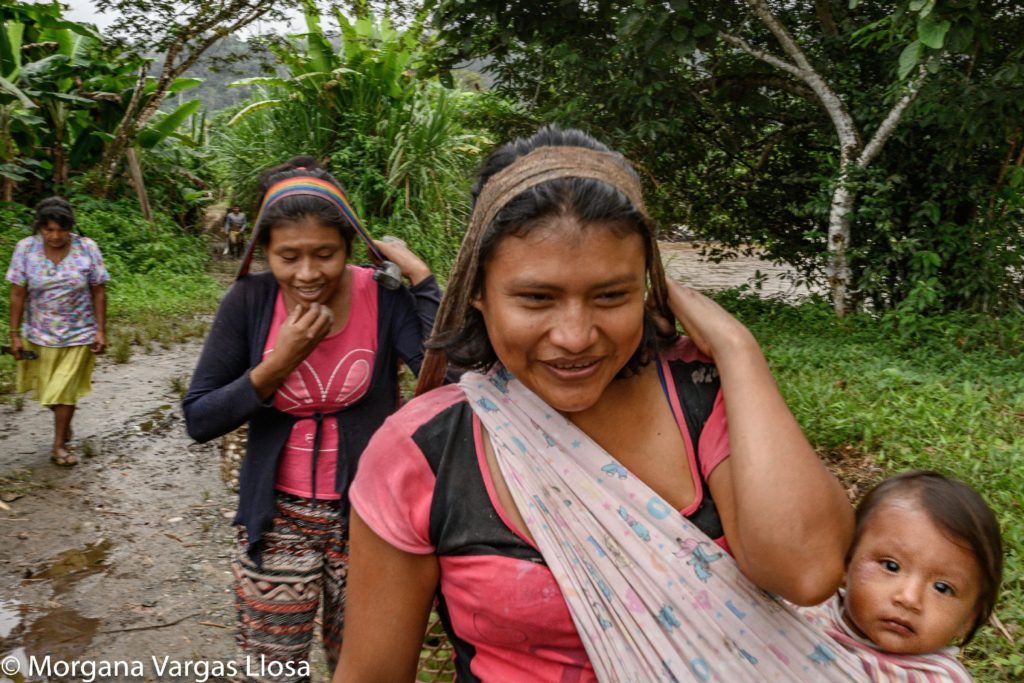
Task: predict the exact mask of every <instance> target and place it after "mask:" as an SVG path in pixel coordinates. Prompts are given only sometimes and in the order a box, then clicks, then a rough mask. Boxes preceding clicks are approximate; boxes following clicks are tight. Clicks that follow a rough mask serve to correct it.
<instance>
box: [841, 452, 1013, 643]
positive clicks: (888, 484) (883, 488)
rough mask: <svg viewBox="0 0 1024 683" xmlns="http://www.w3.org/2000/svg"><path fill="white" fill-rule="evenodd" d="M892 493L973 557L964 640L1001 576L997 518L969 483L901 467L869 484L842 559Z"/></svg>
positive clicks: (990, 602) (987, 611)
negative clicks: (974, 598) (975, 570)
mask: <svg viewBox="0 0 1024 683" xmlns="http://www.w3.org/2000/svg"><path fill="white" fill-rule="evenodd" d="M893 498H902V499H904V500H912V501H914V502H916V503H918V504H919V505H920V506H921V508H922V509H923V510H924V511H925V513H926V514H927V515H928V516H929V517H930V518H931V520H932V522H933V523H934V524H935V525H936V526H937V527H939V529H941V530H942V531H943V532H945V533H946V535H948V536H949V537H950V539H951V540H952V541H954V542H955V543H957V544H958V545H963V546H965V547H967V548H969V549H970V551H971V552H972V553H973V554H974V559H975V560H976V561H977V562H978V567H979V568H980V569H981V585H980V586H979V587H978V602H977V604H976V605H975V607H976V608H977V610H978V613H977V615H976V616H975V618H974V623H973V624H972V625H971V630H970V631H969V632H968V633H967V636H966V637H965V638H964V640H963V643H961V645H966V644H967V643H969V642H970V640H971V638H973V637H974V634H975V632H977V630H978V628H980V627H981V625H982V624H984V623H985V622H986V621H988V618H989V616H990V615H991V614H992V610H993V609H994V608H995V605H996V598H998V597H999V586H1000V584H1001V583H1002V581H1003V541H1002V538H1001V536H1000V534H999V521H998V520H997V519H996V516H995V513H993V512H992V509H991V508H990V507H989V506H988V504H987V503H985V500H984V499H983V498H982V497H981V496H980V495H978V493H977V492H976V491H975V490H974V489H972V488H971V487H970V486H967V485H966V484H964V483H962V482H959V481H956V480H955V479H949V478H947V477H944V476H943V475H941V474H939V473H938V472H932V471H928V470H912V471H910V472H904V473H902V474H897V475H896V476H894V477H890V478H888V479H886V480H884V481H883V482H882V483H880V484H878V486H876V487H875V488H873V489H871V491H869V492H868V494H867V495H866V496H864V500H862V501H861V502H860V505H858V506H857V518H856V520H857V525H856V528H855V529H854V532H853V544H852V545H851V546H850V551H849V552H848V553H847V556H846V557H847V563H849V559H850V557H852V556H853V553H854V551H855V550H856V548H857V544H858V543H859V542H860V538H861V535H862V534H863V532H864V527H865V525H866V524H867V521H868V519H870V517H871V515H872V513H874V511H875V510H876V509H877V508H878V507H879V506H880V505H881V504H882V503H884V502H886V501H888V500H891V499H893Z"/></svg>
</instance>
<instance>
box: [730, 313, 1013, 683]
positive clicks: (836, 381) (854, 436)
mask: <svg viewBox="0 0 1024 683" xmlns="http://www.w3.org/2000/svg"><path fill="white" fill-rule="evenodd" d="M719 300H720V301H721V302H722V303H723V304H724V305H725V306H726V307H727V308H728V309H729V310H731V311H733V312H734V313H736V314H737V315H738V316H739V317H740V318H741V319H742V320H743V321H744V322H745V323H746V324H747V325H748V326H749V327H750V328H751V329H752V330H753V331H754V333H755V334H756V335H757V337H758V339H759V341H760V342H761V345H762V347H763V348H764V350H765V354H766V356H767V358H768V361H769V363H770V365H771V367H772V370H773V372H774V373H775V376H776V378H777V380H778V382H779V385H780V387H781V389H782V392H783V394H784V395H785V396H786V399H787V401H788V402H789V405H790V407H791V408H792V409H793V412H794V413H795V414H796V417H797V419H798V420H799V422H800V424H801V425H802V426H803V428H804V431H805V432H806V434H807V436H808V438H809V439H810V440H811V442H812V443H813V444H814V446H815V447H816V448H817V449H819V451H821V452H823V453H826V452H827V453H831V454H835V453H849V454H855V455H858V456H859V457H860V456H863V455H866V456H868V457H869V458H870V460H871V461H873V462H874V463H876V464H877V465H879V466H880V467H881V469H882V470H884V472H885V473H895V472H898V471H902V470H905V469H910V468H928V469H934V470H937V471H939V472H942V473H943V474H946V475H948V476H951V477H955V478H957V479H960V480H962V481H964V482H965V483H967V484H969V485H970V486H972V487H974V488H975V489H976V490H978V491H979V492H980V493H981V494H982V495H983V496H984V497H985V499H986V500H987V501H988V503H989V504H990V505H991V506H992V508H993V509H994V510H995V511H996V514H997V516H998V517H999V521H1000V524H1001V526H1002V533H1003V541H1004V544H1005V557H1006V562H1005V570H1004V580H1003V588H1002V593H1001V595H1000V599H999V602H998V604H997V606H996V616H997V617H998V619H999V620H1000V621H1001V622H1002V624H1003V625H1004V626H1005V628H1006V634H1008V635H1009V639H1008V638H1007V637H1006V635H1005V634H1003V633H1000V632H999V631H998V630H997V629H996V628H993V627H991V626H988V627H985V628H983V629H982V630H981V631H980V632H979V634H978V635H977V636H976V637H975V640H974V641H973V642H972V643H971V644H970V645H969V646H968V648H967V649H966V652H965V653H964V661H965V663H966V664H967V665H968V667H969V668H970V670H971V672H972V674H973V675H974V676H975V677H976V679H977V680H978V681H979V682H980V683H987V682H995V681H1000V682H1002V681H1018V680H1022V678H1024V657H1022V653H1024V515H1022V505H1024V355H1022V351H1024V316H1021V315H1016V316H1012V317H1008V318H1005V319H1001V320H997V319H992V318H988V317H983V316H969V315H949V316H943V317H936V318H931V319H929V320H928V321H927V323H926V325H927V326H926V328H924V329H922V328H920V327H919V328H916V329H913V330H908V329H901V328H900V327H899V326H898V325H897V324H888V323H887V322H886V321H878V320H875V319H872V318H870V317H868V316H863V315H858V316H851V317H848V318H846V319H844V320H842V321H839V320H836V319H835V318H834V317H833V316H832V314H831V312H830V310H829V308H828V307H827V306H826V305H824V304H822V303H810V304H805V305H803V306H799V307H794V306H787V305H782V304H777V303H774V302H756V301H751V300H749V299H745V298H744V299H741V298H738V297H737V296H736V295H735V294H725V295H723V296H721V297H719ZM841 467H842V464H841V463H840V468H841Z"/></svg>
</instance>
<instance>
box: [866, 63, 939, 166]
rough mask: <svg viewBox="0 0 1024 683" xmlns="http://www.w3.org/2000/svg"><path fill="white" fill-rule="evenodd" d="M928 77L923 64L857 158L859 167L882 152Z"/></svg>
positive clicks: (868, 162)
mask: <svg viewBox="0 0 1024 683" xmlns="http://www.w3.org/2000/svg"><path fill="white" fill-rule="evenodd" d="M927 76H928V70H927V69H926V66H925V64H921V66H919V67H918V68H917V75H916V76H914V79H913V80H911V81H910V82H909V83H907V89H906V91H905V92H904V93H903V96H902V97H900V99H899V100H898V101H897V102H896V104H894V105H893V107H892V109H890V110H889V113H888V114H886V116H885V119H884V120H883V121H882V123H881V124H880V125H879V126H878V130H876V131H875V134H874V135H872V136H871V140H870V141H868V144H867V145H865V146H864V150H863V151H862V152H861V153H860V156H859V157H858V158H857V165H858V166H860V167H862V168H863V167H865V166H867V165H868V164H870V163H871V162H872V161H874V159H875V157H876V156H878V153H879V152H881V151H882V147H883V146H884V145H885V143H886V141H887V140H888V139H889V137H890V136H891V135H892V133H893V131H895V130H896V126H897V125H898V124H899V122H900V118H901V117H902V116H903V112H904V111H906V109H907V107H909V106H910V103H911V102H913V101H914V98H916V97H917V93H919V92H920V91H921V85H922V84H923V83H924V79H925V78H926V77H927Z"/></svg>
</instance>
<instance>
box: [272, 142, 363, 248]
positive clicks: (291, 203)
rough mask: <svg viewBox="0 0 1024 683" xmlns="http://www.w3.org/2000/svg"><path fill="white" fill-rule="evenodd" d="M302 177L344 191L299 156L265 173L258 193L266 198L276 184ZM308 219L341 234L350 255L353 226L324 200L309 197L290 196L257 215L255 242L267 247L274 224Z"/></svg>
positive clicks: (314, 163)
mask: <svg viewBox="0 0 1024 683" xmlns="http://www.w3.org/2000/svg"><path fill="white" fill-rule="evenodd" d="M303 176H306V177H310V178H317V179H319V180H326V181H327V182H329V183H331V184H332V185H334V186H335V187H337V188H338V189H339V190H341V191H342V192H344V188H342V186H341V183H339V182H338V181H337V180H336V179H335V178H334V176H332V175H331V174H330V173H328V172H327V171H326V170H325V169H324V168H323V167H321V166H320V164H319V163H318V162H317V160H316V159H315V158H313V157H311V156H308V155H302V156H297V157H292V158H291V159H289V160H288V161H286V162H284V163H283V164H280V165H278V166H274V167H273V168H268V169H267V170H266V171H264V172H263V173H262V174H261V175H260V190H261V194H263V195H265V194H266V193H267V190H269V189H270V188H271V186H273V185H274V184H275V183H277V182H280V181H282V180H285V179H287V178H297V177H303ZM307 217H309V218H314V219H316V220H317V221H318V222H319V223H321V224H323V225H326V226H329V227H332V228H335V229H336V230H337V231H338V232H340V233H341V236H342V238H343V239H344V240H345V252H346V253H347V254H349V255H350V256H351V254H352V240H353V239H354V238H355V236H356V232H355V229H354V228H353V227H352V224H351V223H349V221H348V218H346V217H345V215H344V214H343V213H342V212H341V209H339V208H338V207H337V206H335V205H334V204H332V203H331V202H329V201H327V200H326V199H321V198H320V197H315V196H312V195H292V196H290V197H285V198H283V199H280V200H278V201H276V202H274V203H273V204H271V205H270V206H268V207H267V208H266V209H265V210H264V211H263V213H262V214H261V215H260V217H259V223H258V224H257V225H256V226H255V230H256V242H257V243H258V244H259V245H260V246H262V247H264V248H266V247H267V245H268V244H270V231H271V230H273V229H274V227H275V226H276V225H278V224H279V223H283V222H294V221H299V220H302V219H303V218H307Z"/></svg>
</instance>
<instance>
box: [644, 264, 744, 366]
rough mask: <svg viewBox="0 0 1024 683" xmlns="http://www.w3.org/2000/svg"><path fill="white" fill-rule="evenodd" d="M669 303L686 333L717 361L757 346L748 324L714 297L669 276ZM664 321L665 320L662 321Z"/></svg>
mask: <svg viewBox="0 0 1024 683" xmlns="http://www.w3.org/2000/svg"><path fill="white" fill-rule="evenodd" d="M666 284H667V286H668V305H669V308H670V309H671V310H672V314H673V315H675V316H676V319H677V320H679V322H680V323H681V324H682V326H683V329H684V330H685V331H686V334H687V336H688V337H690V339H692V340H693V342H694V343H695V344H696V345H697V348H699V349H700V350H701V352H702V353H704V354H705V355H707V356H709V357H710V358H712V359H713V360H714V361H715V362H716V363H718V362H720V361H722V360H723V359H724V358H725V357H726V356H727V355H728V354H731V353H744V352H749V351H750V350H752V349H757V348H758V345H757V340H756V339H754V335H753V334H751V332H750V330H748V329H747V328H746V326H745V325H744V324H743V323H741V322H740V321H739V320H737V319H736V318H735V317H734V316H733V315H732V314H731V313H729V312H728V311H727V310H725V309H724V308H722V307H721V306H719V305H718V304H717V303H716V302H715V301H714V300H712V299H711V298H710V297H707V296H705V295H703V294H701V293H700V292H698V291H697V290H695V289H691V288H689V287H683V286H682V285H680V284H679V283H678V282H676V281H675V280H672V279H671V278H666ZM661 322H662V323H663V324H667V323H665V321H664V320H662V321H661Z"/></svg>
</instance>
